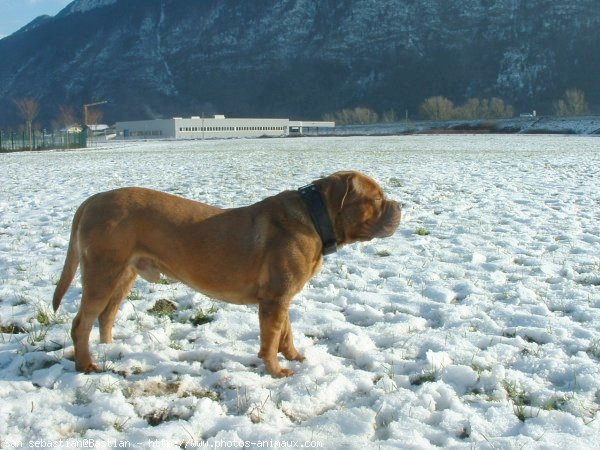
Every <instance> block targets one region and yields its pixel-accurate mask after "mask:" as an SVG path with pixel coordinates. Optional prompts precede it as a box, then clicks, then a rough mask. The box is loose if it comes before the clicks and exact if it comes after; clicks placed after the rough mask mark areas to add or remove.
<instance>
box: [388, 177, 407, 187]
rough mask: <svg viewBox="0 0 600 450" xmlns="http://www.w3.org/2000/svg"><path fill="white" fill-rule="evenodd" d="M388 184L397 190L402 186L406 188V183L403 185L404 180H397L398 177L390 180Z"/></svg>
mask: <svg viewBox="0 0 600 450" xmlns="http://www.w3.org/2000/svg"><path fill="white" fill-rule="evenodd" d="M388 184H389V185H390V186H391V187H395V188H400V187H402V186H404V183H402V180H401V179H400V178H396V177H392V178H390V179H389V180H388Z"/></svg>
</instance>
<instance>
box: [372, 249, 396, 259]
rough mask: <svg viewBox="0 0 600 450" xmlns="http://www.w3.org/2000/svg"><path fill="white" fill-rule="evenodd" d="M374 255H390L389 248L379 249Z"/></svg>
mask: <svg viewBox="0 0 600 450" xmlns="http://www.w3.org/2000/svg"><path fill="white" fill-rule="evenodd" d="M376 255H377V256H380V257H381V258H385V257H387V256H392V253H391V252H390V251H389V250H379V251H378V252H377V253H376Z"/></svg>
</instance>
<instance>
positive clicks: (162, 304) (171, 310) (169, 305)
mask: <svg viewBox="0 0 600 450" xmlns="http://www.w3.org/2000/svg"><path fill="white" fill-rule="evenodd" d="M176 310H177V305H176V304H175V303H173V302H172V301H170V300H166V299H164V298H161V299H160V300H158V301H157V302H156V303H155V304H154V306H153V307H152V308H150V309H149V310H148V312H149V313H150V314H152V315H153V316H157V317H168V318H172V317H173V314H175V311H176Z"/></svg>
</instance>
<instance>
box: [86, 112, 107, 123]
mask: <svg viewBox="0 0 600 450" xmlns="http://www.w3.org/2000/svg"><path fill="white" fill-rule="evenodd" d="M102 117H104V114H102V111H100V110H99V109H90V110H88V112H87V124H86V125H98V123H99V122H100V121H101V120H102Z"/></svg>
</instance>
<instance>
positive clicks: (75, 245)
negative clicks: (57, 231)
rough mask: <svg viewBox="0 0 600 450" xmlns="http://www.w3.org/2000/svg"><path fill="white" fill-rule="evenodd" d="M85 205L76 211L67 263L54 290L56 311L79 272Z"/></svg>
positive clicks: (53, 300)
mask: <svg viewBox="0 0 600 450" xmlns="http://www.w3.org/2000/svg"><path fill="white" fill-rule="evenodd" d="M83 209H84V205H81V206H80V207H79V208H78V209H77V211H76V212H75V216H74V217H73V224H72V225H71V238H70V240H69V248H68V250H67V258H66V259H65V265H64V267H63V270H62V273H61V275H60V279H59V280H58V283H57V284H56V289H55V290H54V297H53V299H52V306H53V308H54V311H56V310H58V307H59V306H60V302H61V300H62V298H63V297H64V295H65V293H66V292H67V289H69V286H70V285H71V282H72V281H73V278H75V272H77V267H78V266H79V236H78V230H79V221H80V220H81V215H82V213H83Z"/></svg>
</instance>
